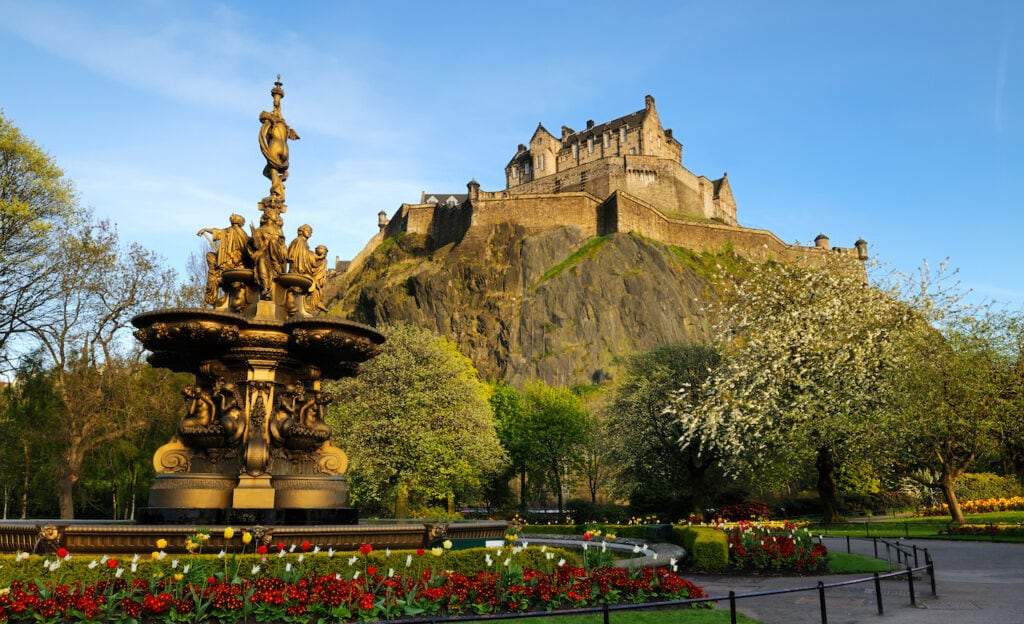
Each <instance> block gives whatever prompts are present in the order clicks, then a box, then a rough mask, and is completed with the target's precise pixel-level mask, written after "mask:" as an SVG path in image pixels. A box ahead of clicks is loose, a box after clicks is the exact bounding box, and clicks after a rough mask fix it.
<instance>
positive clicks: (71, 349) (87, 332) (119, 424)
mask: <svg viewBox="0 0 1024 624" xmlns="http://www.w3.org/2000/svg"><path fill="white" fill-rule="evenodd" d="M52 242H53V245H54V247H53V249H52V250H51V252H50V253H51V255H52V254H57V253H59V254H60V256H61V262H55V263H52V264H51V265H49V268H48V270H49V271H50V273H51V274H52V276H53V278H54V279H55V280H56V283H57V284H58V286H59V288H58V289H57V290H56V291H55V292H53V293H51V294H50V296H49V297H48V298H47V299H46V300H45V301H44V302H41V303H40V314H39V317H38V319H37V320H35V321H33V322H32V323H31V326H30V330H31V335H32V336H33V337H34V338H35V341H36V342H37V344H38V345H39V348H40V350H41V351H42V353H43V354H44V355H45V356H46V358H47V360H48V361H49V363H50V365H51V366H52V374H53V381H54V386H55V389H56V392H57V395H58V397H59V398H60V407H61V418H62V421H61V426H60V427H58V428H57V429H56V431H54V432H52V433H53V435H54V437H55V438H56V439H58V440H59V441H60V443H61V445H62V449H63V450H62V458H61V462H60V465H59V474H58V480H57V495H58V500H59V501H60V514H61V518H73V517H74V513H75V512H74V509H75V504H74V487H75V484H76V483H77V481H78V480H79V478H80V477H81V470H82V465H83V462H84V461H85V459H86V456H87V455H88V454H89V453H90V452H92V451H93V450H95V449H97V448H100V447H101V446H102V445H104V444H107V443H109V442H111V441H113V440H116V439H118V438H121V437H123V436H126V435H130V434H132V433H133V432H135V431H138V430H140V429H143V428H145V427H146V426H147V425H148V414H146V413H145V412H140V411H138V410H137V409H136V408H137V405H135V404H133V403H132V402H131V401H130V400H128V398H127V397H126V392H128V391H129V389H128V388H127V387H126V384H131V383H133V382H134V380H135V378H136V372H137V371H138V370H139V366H141V357H142V351H141V349H140V348H139V347H138V346H137V345H136V344H135V343H134V341H132V340H131V339H130V337H129V336H128V335H127V330H128V328H129V326H130V320H131V318H132V317H133V316H135V315H136V314H138V313H140V312H143V311H145V310H149V309H152V308H154V307H161V306H162V305H166V304H167V303H168V302H169V301H170V300H171V298H172V297H173V296H174V293H175V275H174V272H173V271H172V270H169V269H164V268H162V267H161V266H160V261H159V259H158V258H157V257H156V256H155V255H154V254H152V253H151V252H148V251H146V250H145V249H143V248H142V247H140V246H138V245H136V244H131V245H128V246H127V247H122V246H121V244H120V242H119V240H118V236H117V232H116V231H115V230H114V228H113V227H112V226H111V225H110V224H109V223H108V222H105V221H100V222H94V221H93V220H92V219H91V218H90V217H89V216H88V215H87V214H86V215H82V216H81V218H80V222H79V223H78V224H77V226H76V227H74V228H72V229H69V230H65V231H62V232H60V233H59V234H58V235H57V236H55V237H54V238H53V241H52Z"/></svg>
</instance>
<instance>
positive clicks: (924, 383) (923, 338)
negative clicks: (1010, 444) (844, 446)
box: [886, 310, 1022, 522]
mask: <svg viewBox="0 0 1024 624" xmlns="http://www.w3.org/2000/svg"><path fill="white" fill-rule="evenodd" d="M945 312H946V313H945V314H944V317H943V318H941V319H939V322H938V323H937V325H938V327H936V326H933V325H931V324H926V323H921V325H920V327H919V328H918V329H917V331H915V332H912V333H910V334H908V336H907V337H906V340H905V341H904V343H903V345H902V346H903V350H902V352H903V354H904V362H905V366H903V367H901V371H900V373H899V374H898V375H896V376H895V377H894V384H893V387H892V405H893V410H892V418H890V419H889V420H888V421H887V423H886V425H887V428H888V429H889V430H890V431H891V432H893V433H894V434H896V441H897V443H896V444H894V445H893V450H894V452H895V453H896V455H897V458H898V467H899V468H900V469H901V470H902V471H903V472H904V473H905V474H908V475H909V476H911V477H912V478H914V479H915V480H917V481H919V482H920V483H922V484H923V485H925V486H928V487H931V488H934V489H938V490H939V491H941V492H942V496H943V498H944V499H945V501H946V504H947V506H948V507H949V513H950V517H951V519H952V520H953V521H954V522H963V521H964V515H963V511H962V510H961V508H960V503H959V501H958V500H957V496H956V491H955V490H954V483H955V482H956V480H957V479H958V478H959V477H960V476H962V475H963V474H964V473H965V472H966V471H967V470H968V469H969V468H970V467H971V466H972V465H973V464H974V462H975V461H976V460H977V459H978V458H979V457H982V456H983V455H984V454H986V453H988V452H991V451H994V450H995V449H996V448H997V446H998V443H999V441H1000V439H1001V438H1002V437H1004V436H1005V435H1006V432H1005V427H1006V426H1007V425H1013V424H1015V423H1016V422H1019V418H1020V404H1019V398H1018V396H1017V389H1018V384H1019V383H1020V381H1019V378H1018V375H1017V370H1016V369H1017V364H1018V363H1017V360H1018V358H1019V356H1020V344H1021V339H1022V328H1021V323H1020V319H1018V318H1015V317H1012V316H1008V315H1006V314H993V313H986V312H984V311H980V310H972V311H971V312H970V313H968V314H965V313H964V312H963V311H953V313H952V314H950V313H949V312H950V311H948V310H947V311H945Z"/></svg>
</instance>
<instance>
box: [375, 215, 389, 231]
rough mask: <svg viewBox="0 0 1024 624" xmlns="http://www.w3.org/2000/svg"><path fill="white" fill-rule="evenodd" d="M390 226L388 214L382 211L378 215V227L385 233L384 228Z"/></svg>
mask: <svg viewBox="0 0 1024 624" xmlns="http://www.w3.org/2000/svg"><path fill="white" fill-rule="evenodd" d="M387 226H388V213H386V212H384V211H383V210H381V211H380V212H378V213H377V227H378V228H380V231H381V232H383V231H384V228H386V227H387Z"/></svg>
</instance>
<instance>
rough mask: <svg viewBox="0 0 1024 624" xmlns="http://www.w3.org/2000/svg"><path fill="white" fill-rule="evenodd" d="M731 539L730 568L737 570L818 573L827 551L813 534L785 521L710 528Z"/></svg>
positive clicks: (733, 523) (724, 524) (721, 524)
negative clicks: (723, 532) (721, 531)
mask: <svg viewBox="0 0 1024 624" xmlns="http://www.w3.org/2000/svg"><path fill="white" fill-rule="evenodd" d="M707 526H711V527H713V528H718V529H721V530H723V531H725V532H726V534H727V535H728V536H729V567H730V568H732V569H735V570H757V571H771V572H797V573H807V572H818V571H821V570H822V569H823V568H824V567H825V564H826V556H827V555H828V549H827V548H825V546H823V545H821V544H815V543H814V540H813V538H812V537H811V534H810V532H809V531H808V530H807V529H805V528H801V527H799V526H797V525H796V524H792V523H789V522H785V521H770V522H730V523H719V524H711V525H707Z"/></svg>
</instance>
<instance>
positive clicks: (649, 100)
mask: <svg viewBox="0 0 1024 624" xmlns="http://www.w3.org/2000/svg"><path fill="white" fill-rule="evenodd" d="M644 108H646V109H647V110H651V109H652V108H654V97H653V96H650V95H645V96H644Z"/></svg>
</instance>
